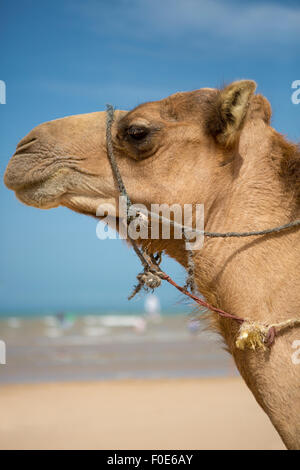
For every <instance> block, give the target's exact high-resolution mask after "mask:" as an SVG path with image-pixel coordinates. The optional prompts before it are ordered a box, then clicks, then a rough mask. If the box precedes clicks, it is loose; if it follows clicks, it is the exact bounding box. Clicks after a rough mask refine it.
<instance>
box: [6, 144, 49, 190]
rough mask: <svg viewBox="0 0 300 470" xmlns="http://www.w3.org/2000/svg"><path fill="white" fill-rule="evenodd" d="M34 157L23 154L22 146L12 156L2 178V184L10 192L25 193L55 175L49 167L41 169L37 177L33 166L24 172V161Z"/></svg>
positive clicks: (27, 153)
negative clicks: (23, 191)
mask: <svg viewBox="0 0 300 470" xmlns="http://www.w3.org/2000/svg"><path fill="white" fill-rule="evenodd" d="M28 144H29V143H26V144H24V145H26V146H27V145H28ZM36 155H37V154H34V153H30V152H24V147H23V146H22V147H21V148H20V149H19V150H17V151H16V152H15V153H14V154H13V156H12V158H11V160H10V161H9V163H8V165H7V167H6V170H5V173H4V177H3V180H4V184H5V186H6V187H7V188H8V189H11V190H12V191H22V190H25V191H26V190H28V189H30V188H33V187H38V186H39V185H41V184H43V183H44V182H46V181H47V180H48V179H50V178H51V177H52V176H53V175H54V174H55V172H56V169H54V168H53V169H50V168H49V167H45V168H43V170H42V172H39V173H38V176H37V171H35V168H34V166H32V167H31V168H30V169H29V170H27V171H26V170H25V169H24V161H25V160H27V159H28V160H29V159H30V158H32V157H35V158H36Z"/></svg>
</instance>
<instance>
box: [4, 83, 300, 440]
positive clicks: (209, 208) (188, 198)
mask: <svg viewBox="0 0 300 470" xmlns="http://www.w3.org/2000/svg"><path fill="white" fill-rule="evenodd" d="M255 87H256V85H255V83H254V82H253V81H250V80H242V81H238V82H234V83H232V84H230V85H228V86H226V87H224V88H223V89H221V90H217V89H208V88H204V89H200V90H196V91H192V92H185V93H176V94H174V95H171V96H169V97H167V98H165V99H163V100H160V101H155V102H149V103H145V104H142V105H140V106H137V107H136V108H135V109H133V110H132V111H129V112H126V111H120V110H118V111H116V112H115V119H114V122H113V126H112V140H113V148H114V154H115V158H116V161H117V164H118V167H119V170H120V173H121V175H122V178H123V181H124V183H125V186H126V189H127V192H128V195H129V197H130V200H131V201H132V203H135V204H137V203H138V204H144V205H145V206H146V207H147V208H148V209H149V208H151V207H149V206H150V205H151V204H168V205H169V207H170V205H173V204H177V205H178V204H179V205H180V206H183V205H184V204H190V205H193V204H197V203H202V204H204V210H205V229H206V230H209V231H218V232H220V231H222V232H225V231H226V232H228V231H232V230H235V231H239V232H241V231H245V230H247V231H252V230H262V229H265V228H270V227H274V226H276V225H282V224H284V223H286V222H289V221H292V220H295V219H297V218H299V207H300V206H299V200H300V188H299V181H300V152H299V147H297V146H296V145H294V144H291V143H289V142H287V141H286V140H285V139H284V137H283V136H281V135H280V134H278V133H277V132H276V131H275V130H274V129H273V128H272V127H271V126H270V117H271V108H270V105H269V103H268V101H267V100H266V99H265V98H264V97H262V96H261V95H254V91H255ZM4 181H5V184H6V186H7V187H8V188H9V189H12V190H14V191H15V193H16V195H17V197H18V198H19V199H20V200H21V201H22V202H24V203H25V204H28V205H31V206H35V207H38V208H42V209H48V208H52V207H57V206H59V205H62V206H66V207H68V208H70V209H72V210H74V211H77V212H80V213H83V214H87V215H91V216H96V215H97V209H98V207H99V205H100V204H103V203H107V202H109V203H111V204H113V205H114V208H115V211H116V215H117V217H118V216H120V213H119V214H118V210H119V207H118V199H119V193H118V188H117V185H116V182H115V180H114V177H113V173H112V168H111V166H110V162H109V159H108V155H107V148H106V113H105V112H95V113H91V114H83V115H77V116H70V117H66V118H63V119H58V120H55V121H51V122H46V123H44V124H41V125H40V126H38V127H36V128H35V129H33V130H32V131H31V132H30V133H29V134H28V135H27V136H26V137H25V138H24V139H23V140H21V142H20V143H19V145H18V146H17V149H16V152H15V154H14V155H13V157H12V158H11V160H10V162H9V163H8V166H7V169H6V172H5V175H4ZM153 238H154V237H153ZM141 243H142V242H141ZM145 243H147V248H149V246H148V245H149V243H148V240H147V242H145ZM155 243H157V244H159V243H160V244H161V245H160V246H154V244H155ZM163 243H165V245H163ZM180 243H182V240H176V239H175V237H174V238H172V239H170V240H157V241H153V240H151V246H150V249H151V250H152V251H153V252H154V251H163V250H165V251H166V252H167V253H168V254H169V255H170V256H172V257H174V258H175V259H177V261H179V262H180V263H182V264H183V265H184V266H187V257H186V255H185V254H184V251H185V250H183V249H182V244H181V245H180ZM299 254H300V253H299V231H297V230H296V229H295V230H291V231H289V232H286V233H279V234H278V235H276V236H275V235H274V236H272V237H271V236H270V237H267V238H266V237H261V238H259V239H257V238H254V239H251V240H249V239H247V238H246V239H244V238H238V239H230V240H229V239H226V240H224V239H218V240H211V239H210V240H208V241H207V239H206V240H205V244H204V246H203V248H202V249H201V250H198V251H197V252H196V253H195V254H194V257H193V260H194V265H195V270H194V279H195V283H196V285H197V288H198V290H199V292H201V294H203V295H204V296H205V298H206V300H207V301H208V302H209V303H211V304H212V305H214V306H215V307H219V308H221V309H223V310H226V311H228V312H230V313H232V314H235V315H237V316H239V317H242V318H244V319H247V320H248V321H253V322H257V321H258V322H260V323H263V324H269V325H270V324H272V323H276V322H278V321H283V320H287V319H289V318H295V315H296V312H299V305H300V296H299V292H300V283H299V275H298V273H299V259H300V256H299ZM215 318H216V320H215V322H216V326H217V328H218V330H219V331H220V332H221V333H222V335H223V337H224V339H225V341H226V343H227V346H228V349H229V351H230V352H231V353H232V354H233V356H234V359H235V361H236V364H237V366H238V368H239V370H240V372H241V374H242V376H243V377H244V379H245V381H246V383H247V384H248V386H249V387H250V388H251V390H252V392H253V394H254V396H255V397H256V399H257V401H258V402H259V403H260V405H261V406H262V407H263V409H264V410H265V411H266V412H267V413H268V415H269V417H270V419H271V421H272V422H273V424H274V425H275V426H276V428H277V430H278V431H279V432H280V435H281V436H282V438H283V439H284V442H285V443H286V444H287V446H288V447H289V448H294V449H296V448H299V445H300V433H299V429H300V426H299V425H300V423H299V416H300V409H299V406H300V389H299V369H298V372H296V367H295V365H293V363H292V362H291V360H290V358H291V354H292V352H293V351H292V349H291V345H292V344H294V343H293V341H298V339H299V329H298V330H297V329H296V328H295V329H291V331H289V332H287V333H286V334H285V335H282V337H280V338H277V339H276V342H275V344H274V346H273V347H272V351H271V352H268V353H266V354H265V353H264V352H255V353H254V352H253V351H240V350H237V348H236V347H235V344H236V343H235V338H236V334H237V331H238V328H239V326H238V325H237V324H236V322H235V323H234V322H232V321H230V320H228V319H221V318H218V317H215ZM297 335H298V336H297ZM283 358H284V359H283ZM284 361H285V362H284ZM298 367H299V366H298ZM296 404H297V409H296V408H295V407H296ZM283 417H285V419H283Z"/></svg>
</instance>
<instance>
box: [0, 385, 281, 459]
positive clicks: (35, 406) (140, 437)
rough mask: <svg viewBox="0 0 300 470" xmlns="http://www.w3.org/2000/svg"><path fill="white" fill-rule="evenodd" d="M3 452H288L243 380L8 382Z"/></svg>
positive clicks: (0, 408) (2, 398)
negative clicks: (69, 450)
mask: <svg viewBox="0 0 300 470" xmlns="http://www.w3.org/2000/svg"><path fill="white" fill-rule="evenodd" d="M0 415H1V420H0V448H1V449H118V450H120V449H160V450H163V449H170V450H171V449H283V448H284V446H283V444H282V442H281V440H280V438H279V436H278V434H277V433H276V431H275V430H274V428H273V427H272V425H271V423H270V422H269V419H268V418H267V416H266V415H265V414H264V413H263V411H262V410H261V409H260V408H259V406H258V405H257V403H256V402H255V400H254V398H253V397H252V395H251V394H250V392H249V391H248V389H247V388H246V386H245V385H244V383H243V382H242V380H241V379H240V378H215V379H213V378H212V379H164V380H116V381H102V382H101V381H99V382H80V383H76V382H69V383H50V384H49V383H41V384H19V385H1V389H0Z"/></svg>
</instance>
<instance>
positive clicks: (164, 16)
mask: <svg viewBox="0 0 300 470" xmlns="http://www.w3.org/2000/svg"><path fill="white" fill-rule="evenodd" d="M0 9H1V30H0V40H1V45H2V54H1V62H0V80H4V81H5V82H6V87H7V98H6V99H7V104H6V105H0V124H1V126H0V136H1V138H0V172H1V182H0V210H1V232H0V237H1V238H0V257H1V265H0V266H1V267H0V312H11V313H14V312H21V311H35V312H49V311H53V310H58V309H64V310H78V311H80V310H81V311H83V310H101V309H107V310H120V309H121V310H127V311H130V310H138V309H139V308H140V307H141V305H142V300H138V301H135V302H133V303H132V301H131V303H128V302H127V300H126V296H127V294H128V292H129V291H130V288H131V286H132V285H133V283H134V281H135V275H136V273H137V272H138V269H139V265H138V262H137V260H136V259H135V257H134V255H133V253H131V252H130V251H129V250H128V248H127V247H126V246H125V245H124V244H123V243H122V242H121V241H116V240H110V241H99V240H98V239H97V238H96V234H95V231H96V221H95V220H92V219H89V218H87V217H85V216H81V215H78V214H75V213H72V212H71V211H68V210H67V209H64V208H59V209H55V210H50V211H39V210H37V209H34V208H28V207H25V206H23V205H22V204H21V203H19V202H18V201H17V200H16V198H15V196H14V194H13V193H12V192H10V191H8V190H6V189H5V188H4V185H3V183H2V176H3V173H4V169H5V166H6V164H7V161H8V159H9V157H10V156H11V155H12V153H13V152H14V149H15V146H16V144H17V142H18V141H19V140H20V138H22V137H23V136H24V135H26V134H27V133H28V132H29V131H30V130H31V129H32V128H33V127H34V126H36V125H37V124H39V123H41V122H43V121H48V120H51V119H55V118H58V117H63V116H65V115H71V114H78V113H86V112H92V111H97V110H103V109H104V107H105V104H106V103H108V102H109V103H112V104H114V105H115V106H116V107H118V108H123V109H130V108H132V107H133V106H135V105H137V104H139V103H141V102H143V101H149V100H156V99H160V98H162V97H164V96H167V95H169V94H171V93H174V92H176V91H185V90H191V89H197V88H201V87H204V86H210V87H215V86H220V85H222V84H223V83H224V82H230V81H231V80H236V79H239V78H251V79H254V80H256V81H257V83H258V91H259V92H261V93H263V94H264V95H265V96H266V97H267V98H268V99H269V100H270V101H271V103H272V107H273V125H274V127H275V128H276V129H277V130H278V131H280V132H282V133H284V134H286V135H287V136H288V137H289V138H291V139H293V140H299V134H300V132H299V131H300V126H299V123H300V119H299V117H300V105H294V104H292V102H291V93H292V90H291V84H292V82H293V81H294V80H297V79H298V80H299V79H300V65H299V64H300V61H299V54H300V28H299V24H300V5H299V1H275V0H273V1H251V2H247V1H244V2H237V1H219V0H198V1H197V0H164V1H161V0H110V1H101V0H98V1H96V0H85V1H79V0H70V1H69V0H59V1H58V0H51V1H48V0H44V1H42V2H41V1H37V0H26V1H23V0H22V1H21V0H19V1H15V0H11V1H10V2H2V3H1V7H0ZM165 268H166V269H167V270H169V271H170V272H172V273H173V274H174V276H175V278H176V279H177V280H179V281H181V282H182V281H183V279H184V273H183V271H182V269H181V268H179V267H178V266H176V264H175V263H174V262H172V261H167V262H166V263H165ZM159 294H160V297H161V300H162V304H163V306H164V307H165V308H168V309H172V308H177V309H178V308H182V305H181V306H180V304H179V305H178V301H179V299H180V296H179V295H178V294H177V293H176V292H174V291H173V290H172V289H171V288H170V287H168V286H166V287H164V288H161V289H160V292H159ZM184 309H186V307H184Z"/></svg>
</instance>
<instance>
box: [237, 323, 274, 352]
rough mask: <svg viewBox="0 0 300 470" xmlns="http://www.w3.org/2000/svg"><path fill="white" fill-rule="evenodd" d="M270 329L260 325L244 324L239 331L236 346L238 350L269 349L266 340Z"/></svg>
mask: <svg viewBox="0 0 300 470" xmlns="http://www.w3.org/2000/svg"><path fill="white" fill-rule="evenodd" d="M267 332H268V329H267V328H266V327H265V326H264V325H262V324H260V323H254V322H253V323H250V322H244V323H243V324H242V326H241V328H240V330H239V335H238V337H237V339H236V342H235V345H236V347H237V348H238V349H242V350H244V349H245V348H249V349H253V351H255V350H256V349H263V350H264V351H265V350H266V349H267V348H266V345H265V339H266V335H267Z"/></svg>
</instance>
